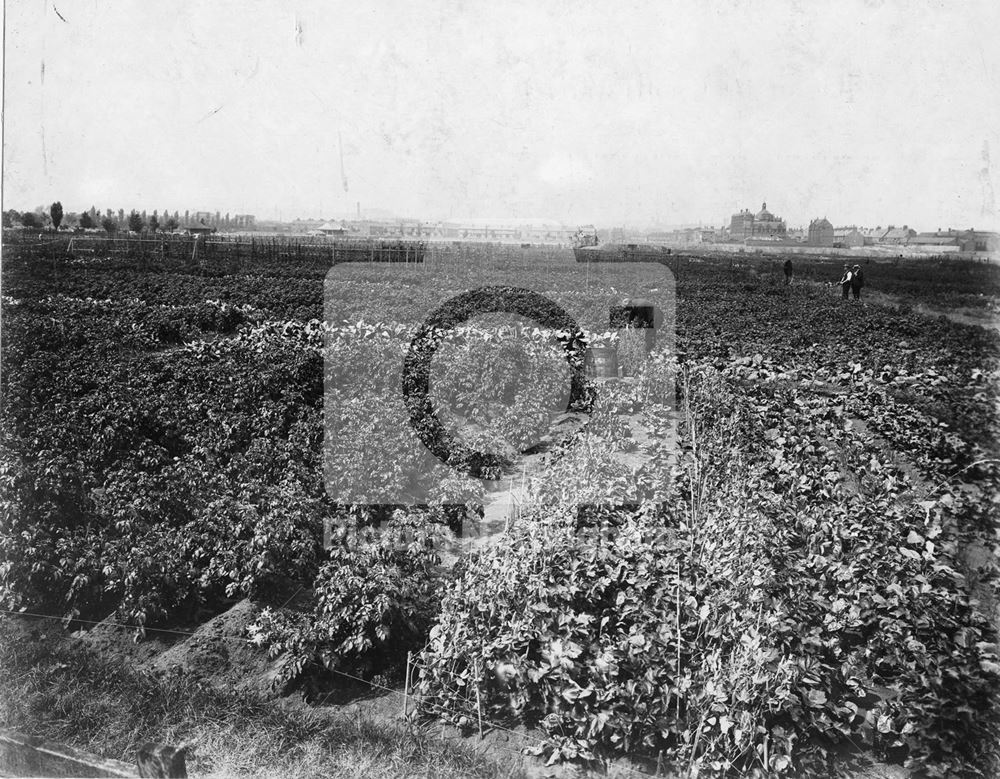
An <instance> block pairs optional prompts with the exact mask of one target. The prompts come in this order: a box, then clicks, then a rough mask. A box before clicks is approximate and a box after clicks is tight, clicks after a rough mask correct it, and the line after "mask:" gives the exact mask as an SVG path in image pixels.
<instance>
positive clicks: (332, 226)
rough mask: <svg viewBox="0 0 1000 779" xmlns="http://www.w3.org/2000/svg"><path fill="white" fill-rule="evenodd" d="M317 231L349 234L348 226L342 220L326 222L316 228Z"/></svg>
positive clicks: (336, 234)
mask: <svg viewBox="0 0 1000 779" xmlns="http://www.w3.org/2000/svg"><path fill="white" fill-rule="evenodd" d="M316 232H317V233H320V234H321V235H332V236H338V235H347V228H346V227H344V225H343V224H342V223H340V222H324V223H323V224H321V225H320V226H319V227H317V228H316Z"/></svg>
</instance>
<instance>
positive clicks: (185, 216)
mask: <svg viewBox="0 0 1000 779" xmlns="http://www.w3.org/2000/svg"><path fill="white" fill-rule="evenodd" d="M190 213H191V212H190V211H185V212H184V224H190V223H191V217H190V216H189V214H190Z"/></svg>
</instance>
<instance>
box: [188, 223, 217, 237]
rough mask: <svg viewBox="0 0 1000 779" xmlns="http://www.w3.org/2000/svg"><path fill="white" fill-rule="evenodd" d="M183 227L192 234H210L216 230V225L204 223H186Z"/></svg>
mask: <svg viewBox="0 0 1000 779" xmlns="http://www.w3.org/2000/svg"><path fill="white" fill-rule="evenodd" d="M182 229H183V230H185V231H186V232H187V233H189V234H191V235H209V234H211V233H214V232H215V228H214V227H210V226H209V225H203V224H193V225H185V226H184V227H183V228H182Z"/></svg>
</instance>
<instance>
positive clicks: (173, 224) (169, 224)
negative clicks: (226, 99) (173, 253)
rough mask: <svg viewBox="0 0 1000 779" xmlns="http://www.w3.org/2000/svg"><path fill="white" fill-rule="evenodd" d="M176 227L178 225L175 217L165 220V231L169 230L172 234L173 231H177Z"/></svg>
mask: <svg viewBox="0 0 1000 779" xmlns="http://www.w3.org/2000/svg"><path fill="white" fill-rule="evenodd" d="M177 226H178V223H177V217H176V216H172V217H170V218H169V219H167V225H166V227H167V230H169V231H170V232H173V231H174V230H176V229H177Z"/></svg>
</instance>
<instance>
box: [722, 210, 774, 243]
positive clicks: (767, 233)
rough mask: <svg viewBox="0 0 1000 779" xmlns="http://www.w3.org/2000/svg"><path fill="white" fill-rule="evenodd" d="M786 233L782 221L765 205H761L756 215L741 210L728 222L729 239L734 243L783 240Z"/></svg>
mask: <svg viewBox="0 0 1000 779" xmlns="http://www.w3.org/2000/svg"><path fill="white" fill-rule="evenodd" d="M787 232H788V229H787V227H786V225H785V220H784V219H779V218H778V217H776V216H775V215H774V214H772V213H771V212H770V211H768V210H767V203H766V202H764V203H762V204H761V207H760V211H758V212H757V213H756V214H754V213H753V212H751V211H750V209H743V210H742V211H740V212H739V213H738V214H733V216H732V218H731V219H730V220H729V237H730V239H732V240H736V241H745V240H747V239H748V238H771V239H779V238H784V237H785V236H786V234H787Z"/></svg>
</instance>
